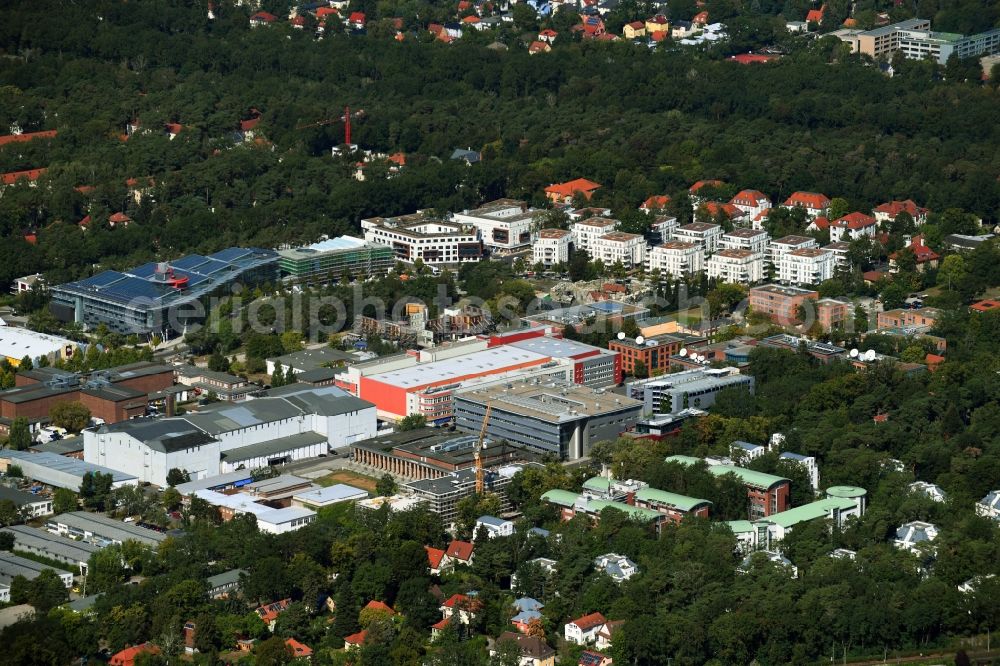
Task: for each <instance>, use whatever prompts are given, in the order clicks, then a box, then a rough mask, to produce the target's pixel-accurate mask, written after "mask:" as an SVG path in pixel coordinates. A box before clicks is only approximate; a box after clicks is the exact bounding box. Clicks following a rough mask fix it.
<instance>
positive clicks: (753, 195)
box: [729, 190, 771, 220]
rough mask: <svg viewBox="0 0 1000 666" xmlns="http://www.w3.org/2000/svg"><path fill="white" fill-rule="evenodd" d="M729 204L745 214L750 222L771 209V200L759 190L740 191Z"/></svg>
mask: <svg viewBox="0 0 1000 666" xmlns="http://www.w3.org/2000/svg"><path fill="white" fill-rule="evenodd" d="M729 203H730V204H732V205H733V206H736V207H737V208H739V209H740V210H742V211H743V212H744V213H746V214H747V215H748V216H749V218H750V219H751V220H752V219H753V218H755V217H757V216H758V215H760V214H761V213H763V212H764V211H765V210H768V209H770V208H771V200H770V199H769V198H768V196H767V195H766V194H764V193H763V192H761V191H760V190H741V191H740V192H737V193H736V196H734V197H733V198H732V199H730V200H729Z"/></svg>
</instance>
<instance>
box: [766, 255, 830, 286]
mask: <svg viewBox="0 0 1000 666" xmlns="http://www.w3.org/2000/svg"><path fill="white" fill-rule="evenodd" d="M776 268H777V275H776V277H777V278H778V281H779V282H782V283H784V284H795V285H802V284H819V283H820V282H823V281H824V280H829V279H830V278H832V277H833V253H831V252H827V251H826V250H821V249H819V248H815V247H813V248H806V249H802V250H792V251H791V252H786V253H785V254H783V255H781V257H780V258H779V259H778V263H777V266H776Z"/></svg>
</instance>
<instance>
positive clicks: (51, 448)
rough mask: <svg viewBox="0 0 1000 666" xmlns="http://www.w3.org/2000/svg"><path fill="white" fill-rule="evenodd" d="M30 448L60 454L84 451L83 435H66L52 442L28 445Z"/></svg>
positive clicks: (30, 449) (40, 451)
mask: <svg viewBox="0 0 1000 666" xmlns="http://www.w3.org/2000/svg"><path fill="white" fill-rule="evenodd" d="M28 450H29V451H38V452H39V453H55V454H56V455H60V456H62V455H66V454H67V453H76V452H78V451H83V437H80V436H79V435H77V436H76V437H64V438H62V439H56V440H53V441H51V442H43V443H41V444H32V445H31V446H29V447H28Z"/></svg>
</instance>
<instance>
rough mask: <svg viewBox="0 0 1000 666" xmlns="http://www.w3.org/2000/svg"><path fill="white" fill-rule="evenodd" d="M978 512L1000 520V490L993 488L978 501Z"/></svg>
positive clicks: (986, 516)
mask: <svg viewBox="0 0 1000 666" xmlns="http://www.w3.org/2000/svg"><path fill="white" fill-rule="evenodd" d="M976 514H977V515H980V516H983V517H985V518H992V519H993V520H995V521H997V522H1000V490H991V491H990V492H988V493H986V496H985V497H983V499H981V500H979V501H978V502H976Z"/></svg>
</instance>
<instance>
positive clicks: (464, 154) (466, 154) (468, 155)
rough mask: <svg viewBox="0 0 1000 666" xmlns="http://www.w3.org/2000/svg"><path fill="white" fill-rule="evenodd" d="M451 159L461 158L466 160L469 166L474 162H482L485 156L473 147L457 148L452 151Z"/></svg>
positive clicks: (463, 160)
mask: <svg viewBox="0 0 1000 666" xmlns="http://www.w3.org/2000/svg"><path fill="white" fill-rule="evenodd" d="M449 159H453V160H460V161H462V162H465V164H466V165H467V166H472V165H473V164H478V163H479V162H481V161H482V160H483V156H482V154H480V153H478V152H476V151H475V150H473V149H472V148H456V149H455V150H453V151H452V152H451V157H450V158H449Z"/></svg>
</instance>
